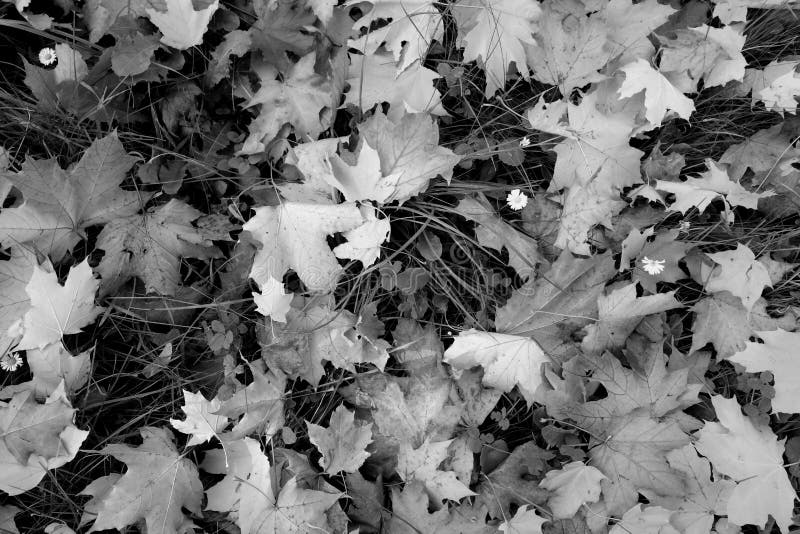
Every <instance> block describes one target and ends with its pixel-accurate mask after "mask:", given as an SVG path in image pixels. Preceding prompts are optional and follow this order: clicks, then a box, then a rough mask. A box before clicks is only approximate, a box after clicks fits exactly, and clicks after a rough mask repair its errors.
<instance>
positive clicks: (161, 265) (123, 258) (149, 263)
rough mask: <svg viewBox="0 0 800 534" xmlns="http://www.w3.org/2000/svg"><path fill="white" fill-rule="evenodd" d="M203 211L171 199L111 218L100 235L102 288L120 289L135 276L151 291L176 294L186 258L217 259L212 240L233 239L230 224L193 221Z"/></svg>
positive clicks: (216, 251) (217, 255)
mask: <svg viewBox="0 0 800 534" xmlns="http://www.w3.org/2000/svg"><path fill="white" fill-rule="evenodd" d="M202 216H203V213H202V212H200V211H198V210H196V209H195V208H193V207H192V206H190V205H188V204H186V203H185V202H183V201H181V200H178V199H172V200H170V201H169V202H168V203H166V204H163V205H161V206H159V207H157V208H153V209H150V210H148V211H147V212H146V213H144V214H142V215H134V216H132V217H127V218H120V219H116V220H114V221H111V222H109V223H108V224H107V225H106V226H105V227H104V228H103V230H102V231H101V232H100V235H99V236H98V237H97V245H96V246H97V248H99V249H102V250H104V251H105V255H104V256H103V259H102V260H100V263H99V264H98V266H97V267H96V269H95V270H96V271H97V273H98V274H99V275H100V276H101V278H102V282H101V286H100V287H101V293H102V294H104V295H107V294H109V293H113V292H114V291H116V290H117V289H119V287H120V286H122V284H124V283H125V282H126V281H128V279H129V278H131V277H132V276H137V277H139V278H141V279H142V280H143V281H144V283H145V289H146V291H148V292H155V293H159V294H161V295H174V294H175V292H176V291H177V290H178V288H179V287H180V286H181V275H180V265H181V258H182V257H185V258H200V259H208V258H217V257H219V256H220V255H221V252H220V250H219V249H218V248H217V247H215V246H214V244H213V242H212V240H214V239H217V240H229V239H230V237H229V236H228V232H227V231H225V230H226V228H224V227H223V228H219V229H217V228H214V227H208V226H200V225H194V224H193V223H194V222H195V221H197V220H198V219H200V218H201V217H202Z"/></svg>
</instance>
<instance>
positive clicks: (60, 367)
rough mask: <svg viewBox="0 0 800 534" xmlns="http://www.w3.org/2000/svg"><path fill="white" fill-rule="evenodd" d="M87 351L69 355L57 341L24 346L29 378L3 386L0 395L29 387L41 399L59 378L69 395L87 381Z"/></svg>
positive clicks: (88, 371)
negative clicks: (42, 344) (31, 346)
mask: <svg viewBox="0 0 800 534" xmlns="http://www.w3.org/2000/svg"><path fill="white" fill-rule="evenodd" d="M90 353H91V351H86V352H82V353H80V354H78V355H77V356H73V355H72V354H70V353H69V351H68V350H67V349H65V348H64V345H62V344H61V343H53V344H51V345H47V346H46V347H44V348H43V349H28V350H27V351H26V352H25V361H26V362H27V363H28V367H29V368H30V370H31V374H32V375H33V379H32V380H31V381H29V382H23V383H21V384H15V385H12V386H7V387H5V388H3V389H2V390H0V398H6V397H7V396H10V395H13V394H15V393H17V392H19V391H27V390H31V391H33V392H34V394H35V396H36V398H38V399H42V398H46V397H48V396H49V395H51V394H52V393H53V392H54V391H56V390H57V389H58V388H59V386H60V385H61V384H62V381H63V389H64V392H65V394H66V395H72V394H73V393H75V392H76V391H78V390H79V389H80V388H82V387H83V386H85V385H86V383H87V382H88V381H89V376H90V375H91V373H92V362H91V354H90Z"/></svg>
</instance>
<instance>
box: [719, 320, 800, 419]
mask: <svg viewBox="0 0 800 534" xmlns="http://www.w3.org/2000/svg"><path fill="white" fill-rule="evenodd" d="M754 334H755V335H757V336H758V337H760V338H761V339H762V340H763V341H764V342H763V343H753V342H751V341H746V342H745V344H746V346H745V348H744V349H743V350H741V351H739V352H737V353H736V354H734V355H733V356H731V357H730V358H728V360H729V361H731V362H734V363H738V364H740V365H743V366H744V368H745V369H746V370H747V372H748V373H756V372H760V371H771V372H772V374H773V376H774V377H775V398H773V399H772V409H773V411H774V412H776V413H777V412H781V413H800V374H798V370H797V365H796V363H797V361H796V360H797V358H796V356H795V353H796V347H797V346H798V342H800V333H798V332H787V331H786V330H783V329H781V328H778V329H777V330H774V331H771V332H769V331H767V332H758V331H756V332H754Z"/></svg>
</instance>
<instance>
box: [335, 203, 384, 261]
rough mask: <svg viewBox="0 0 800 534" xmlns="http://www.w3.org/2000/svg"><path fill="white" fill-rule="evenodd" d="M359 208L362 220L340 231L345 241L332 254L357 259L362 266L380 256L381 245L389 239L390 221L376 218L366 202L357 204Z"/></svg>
mask: <svg viewBox="0 0 800 534" xmlns="http://www.w3.org/2000/svg"><path fill="white" fill-rule="evenodd" d="M359 210H360V211H361V215H362V216H363V217H364V222H363V223H362V224H361V226H358V227H357V228H354V229H352V230H348V231H347V232H342V237H344V238H345V239H347V242H345V243H342V244H341V245H337V246H336V247H335V248H334V249H333V254H334V255H335V256H336V257H337V258H344V259H348V260H358V261H360V262H361V264H362V265H363V266H364V267H369V266H370V265H372V264H373V263H375V262H376V261H378V258H379V257H380V255H381V245H382V244H383V243H384V242H385V241H386V240H387V239H389V232H390V231H391V223H390V221H389V217H386V218H384V219H378V218H377V217H376V216H375V208H374V207H372V206H370V205H368V204H363V205H361V206H359Z"/></svg>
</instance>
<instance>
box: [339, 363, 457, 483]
mask: <svg viewBox="0 0 800 534" xmlns="http://www.w3.org/2000/svg"><path fill="white" fill-rule="evenodd" d="M453 388H454V384H453V381H452V380H451V379H450V378H449V377H447V376H446V375H444V376H442V374H433V373H426V374H422V375H420V376H417V377H414V378H410V379H407V380H399V379H396V378H393V379H389V378H385V377H382V376H359V377H358V378H357V379H356V382H355V384H354V385H352V386H348V387H347V388H345V389H344V390H343V391H342V393H343V395H344V396H345V399H347V400H348V401H349V402H352V403H353V404H354V405H356V407H358V408H362V409H365V410H366V411H367V413H368V414H369V416H368V418H367V419H366V420H371V421H373V422H374V423H375V426H374V427H373V429H372V437H373V440H374V443H373V444H372V448H373V449H372V450H371V452H372V456H371V457H370V461H371V462H373V461H381V460H382V461H384V462H386V464H387V465H386V467H385V468H384V474H385V475H386V476H389V475H391V474H392V473H393V472H394V465H395V464H396V461H397V460H396V458H397V454H398V451H399V448H400V445H401V444H403V443H406V444H409V445H410V446H411V447H418V446H420V445H421V444H422V443H423V441H424V439H426V438H427V439H430V440H435V441H443V440H447V439H450V438H452V436H453V432H454V431H455V428H456V425H457V424H458V421H459V418H460V415H461V413H462V412H463V410H464V406H463V403H462V402H461V401H456V400H454V399H453V398H452V397H453Z"/></svg>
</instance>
